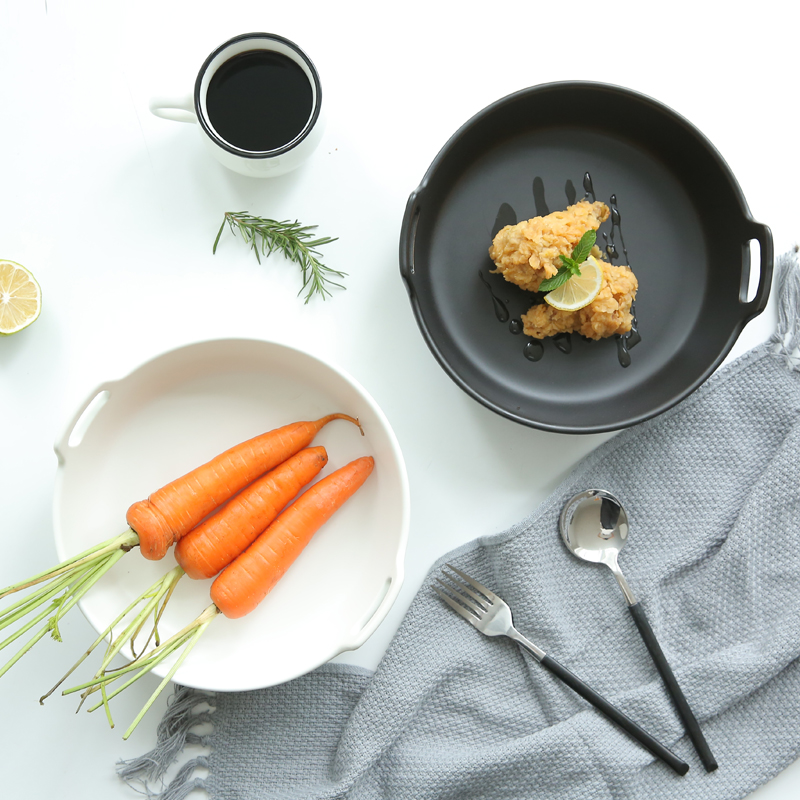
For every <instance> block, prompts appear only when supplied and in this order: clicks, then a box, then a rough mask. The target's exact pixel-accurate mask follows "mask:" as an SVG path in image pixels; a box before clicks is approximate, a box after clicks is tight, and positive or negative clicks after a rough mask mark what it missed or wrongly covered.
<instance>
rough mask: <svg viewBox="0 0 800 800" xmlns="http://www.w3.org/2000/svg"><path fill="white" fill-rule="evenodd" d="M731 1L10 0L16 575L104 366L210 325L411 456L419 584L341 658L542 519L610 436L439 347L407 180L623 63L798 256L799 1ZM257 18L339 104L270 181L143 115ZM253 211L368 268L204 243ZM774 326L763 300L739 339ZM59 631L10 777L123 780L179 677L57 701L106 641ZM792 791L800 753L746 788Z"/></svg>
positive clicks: (6, 388)
mask: <svg viewBox="0 0 800 800" xmlns="http://www.w3.org/2000/svg"><path fill="white" fill-rule="evenodd" d="M718 5H719V4H710V3H703V2H697V0H694V2H683V0H678V1H676V2H672V3H670V4H669V5H665V6H662V7H661V8H662V10H661V11H660V12H656V11H648V10H645V9H646V8H647V7H648V4H641V3H638V2H631V1H630V0H616V2H615V3H612V4H607V5H605V6H602V5H598V4H595V3H586V2H582V0H575V2H572V3H570V4H567V5H566V6H565V7H564V8H562V9H559V8H558V7H557V6H555V5H553V4H535V3H531V2H525V3H523V2H515V1H508V2H506V3H503V4H491V5H489V4H486V5H485V8H484V9H483V10H478V7H473V6H470V5H468V4H460V5H459V6H456V5H455V4H452V5H451V4H444V3H436V2H430V0H427V1H426V2H419V1H418V0H406V2H404V3H402V4H397V8H396V9H394V8H393V9H392V10H388V7H384V6H383V5H382V4H378V3H347V2H344V3H325V2H309V1H307V2H298V3H289V2H285V3H265V2H237V0H228V1H227V2H225V3H215V4H213V5H212V4H198V3H195V2H189V0H181V1H180V2H173V1H172V0H159V2H153V0H140V2H138V3H125V4H123V3H115V2H102V0H37V1H36V2H33V0H0V121H1V122H0V257H2V258H9V259H12V260H15V261H19V262H20V263H22V264H25V265H26V266H28V267H29V268H30V269H31V270H33V272H34V273H35V274H36V276H37V278H38V279H39V281H40V283H41V285H42V288H43V292H44V310H43V312H42V315H41V317H40V319H39V320H38V321H37V322H36V323H35V324H34V325H33V326H31V327H30V328H28V329H27V330H25V331H24V332H22V333H20V334H19V335H16V336H14V337H11V338H8V339H3V340H2V341H0V413H1V414H2V417H1V418H0V456H1V457H0V542H2V547H3V550H2V556H0V585H6V584H8V583H11V582H13V581H15V580H18V579H20V578H21V577H23V576H25V575H27V574H29V573H33V572H36V571H38V570H40V569H43V568H45V567H47V566H49V565H50V564H51V563H53V562H54V560H55V549H54V545H53V538H52V505H53V499H52V498H53V485H54V477H55V472H56V459H55V456H54V454H53V448H52V445H53V441H54V440H55V438H56V437H57V436H58V435H59V434H60V432H61V431H62V429H63V427H64V425H65V424H66V421H67V419H68V417H69V416H70V415H71V414H72V412H73V410H74V409H75V407H76V406H77V404H78V403H79V402H80V401H81V400H82V399H83V398H84V396H85V395H86V394H87V393H88V392H89V391H90V390H91V389H93V388H94V386H96V385H97V384H99V383H100V382H101V381H103V380H106V379H110V378H115V377H120V376H122V375H124V374H126V373H127V372H128V371H130V370H131V369H133V368H135V367H136V366H137V365H138V364H140V363H141V362H142V361H144V360H146V359H148V358H150V357H151V356H153V355H156V354H158V353H161V352H163V351H166V350H168V349H171V348H173V347H175V346H179V345H182V344H185V343H189V342H192V341H196V340H200V339H206V338H209V337H217V336H219V337H239V336H242V337H257V338H264V339H274V340H277V341H285V342H290V343H292V344H295V345H297V346H299V347H301V348H304V349H307V350H309V351H310V352H312V353H314V354H316V355H318V356H320V357H322V358H325V359H329V360H332V361H334V362H335V363H337V364H339V365H340V366H341V367H343V368H344V369H345V370H347V371H348V372H350V373H351V374H352V375H354V376H355V377H356V378H357V379H358V380H359V381H360V382H361V383H362V384H363V385H364V386H365V387H366V388H367V390H368V391H369V392H370V393H371V394H372V395H373V396H374V398H375V399H376V400H377V402H378V403H379V404H380V405H381V407H382V408H383V410H384V412H385V413H386V415H387V417H388V418H389V421H390V422H391V424H392V426H393V428H394V430H395V433H396V434H397V436H398V438H399V441H400V444H401V446H402V448H403V452H404V455H405V458H406V463H407V467H408V473H409V479H410V486H411V496H412V519H411V535H410V540H409V545H408V554H407V565H406V566H407V576H406V581H405V584H404V587H403V590H402V592H401V595H400V598H399V600H398V601H397V603H396V605H395V606H394V608H393V609H392V611H391V612H390V614H389V616H388V617H387V619H386V620H385V622H384V623H383V625H382V626H381V627H380V628H379V629H378V631H377V633H376V634H375V635H374V636H373V638H372V639H371V640H370V641H369V642H368V643H367V644H366V645H365V646H364V647H363V648H362V649H361V650H360V651H358V652H355V653H350V654H348V655H347V656H345V657H342V660H347V661H350V662H352V663H358V664H362V665H366V666H374V665H375V663H377V660H378V659H379V658H380V655H381V654H382V652H383V651H384V649H385V647H386V645H387V643H388V641H389V640H390V638H391V636H392V633H393V631H394V630H395V629H396V627H397V625H398V624H399V622H400V620H401V618H402V616H403V614H404V612H405V610H406V608H407V607H408V605H409V603H410V602H411V599H412V597H413V596H414V593H415V592H416V590H417V588H418V586H419V584H420V582H421V581H422V579H423V576H424V575H425V573H426V571H427V570H428V568H429V566H430V565H431V563H432V562H433V561H434V560H435V559H436V558H437V557H438V556H440V555H441V554H443V553H445V552H446V551H448V550H450V549H451V548H453V547H454V546H456V545H458V544H460V543H462V542H466V541H468V540H471V539H474V538H475V537H477V536H479V535H482V534H487V533H492V532H495V531H499V530H502V529H504V528H506V527H508V526H509V525H511V524H512V523H514V522H516V521H518V520H519V519H521V518H522V517H524V516H525V515H526V514H528V513H529V512H530V511H531V510H532V509H534V508H535V507H536V505H537V504H538V503H540V502H541V501H542V500H543V499H544V498H545V497H546V496H547V495H548V493H549V492H550V491H551V490H552V489H553V488H554V487H555V486H556V485H557V484H558V482H559V481H560V480H561V479H562V478H563V477H564V476H565V474H566V473H567V472H568V471H569V469H570V468H571V467H572V466H573V465H574V464H575V463H576V462H577V461H578V460H579V459H580V458H581V457H582V456H583V455H585V454H586V453H588V452H589V451H590V450H592V449H593V448H595V447H596V446H597V445H598V444H600V443H601V442H602V441H604V440H605V439H607V438H608V436H609V435H608V434H607V435H592V436H563V435H556V434H551V433H545V432H541V431H537V430H534V429H531V428H526V427H522V426H519V425H516V424H514V423H513V422H510V421H508V420H506V419H503V418H501V417H499V416H496V415H495V414H493V413H492V412H490V411H488V410H486V409H485V408H483V407H482V406H481V405H479V404H478V403H476V402H475V401H473V400H472V399H470V398H469V397H467V396H466V395H465V394H464V393H463V392H461V390H460V389H458V388H457V387H456V386H455V384H454V383H453V382H452V381H451V380H450V379H449V378H448V377H447V376H446V375H445V374H444V372H443V371H442V370H441V369H440V368H439V367H438V365H437V363H436V362H435V360H434V359H433V357H432V355H431V354H430V352H429V351H428V349H427V347H426V345H425V344H424V342H423V340H422V337H421V336H420V334H419V332H418V329H417V326H416V323H415V321H414V318H413V315H412V312H411V307H410V304H409V302H408V298H407V294H406V291H405V288H404V286H403V283H402V281H401V278H400V275H399V271H398V262H397V249H398V235H399V230H400V223H401V219H402V215H403V211H404V208H405V203H406V200H407V197H408V195H409V193H410V192H411V191H412V190H413V189H414V188H415V187H416V186H417V184H418V182H419V180H420V179H421V178H422V176H423V174H424V172H425V170H426V169H427V167H428V165H429V163H430V162H431V160H432V159H433V158H434V156H435V155H436V153H437V152H438V150H439V149H440V147H441V146H442V145H443V144H444V142H445V141H446V140H447V138H448V137H449V136H450V135H451V134H452V133H453V132H454V131H455V130H456V129H457V128H458V127H459V126H460V125H461V124H462V123H463V122H465V121H466V120H467V119H468V118H469V117H471V116H472V115H473V114H474V113H476V112H477V111H479V110H480V109H482V108H483V107H484V106H486V105H488V104H489V103H491V102H493V101H494V100H496V99H498V98H500V97H502V96H504V95H506V94H508V93H510V92H513V91H516V90H518V89H521V88H524V87H526V86H530V85H533V84H537V83H544V82H549V81H554V80H565V79H589V80H597V81H604V82H608V83H614V84H618V85H622V86H627V87H629V88H632V89H635V90H638V91H641V92H643V93H645V94H648V95H650V96H652V97H655V98H657V99H659V100H661V101H662V102H664V103H666V104H667V105H668V106H670V107H672V108H674V109H675V110H676V111H678V112H679V113H681V114H683V115H684V116H686V117H687V118H688V119H690V120H691V121H692V122H693V123H694V124H695V125H696V126H697V127H698V128H699V129H700V130H701V131H703V132H704V133H705V134H706V135H707V136H708V137H709V138H710V139H711V141H712V142H713V143H714V144H715V145H716V146H717V148H718V149H719V150H720V152H721V153H722V155H723V157H724V158H725V159H726V160H727V162H728V164H729V165H730V167H731V169H732V170H733V172H734V174H735V175H736V176H737V178H738V180H739V182H740V184H741V186H742V189H743V191H744V194H745V196H746V198H747V200H748V203H749V205H750V208H751V211H752V214H753V216H754V217H755V219H757V220H759V221H761V222H765V223H766V224H768V225H769V226H770V227H771V228H772V231H773V234H774V239H775V247H776V252H782V251H784V250H786V249H788V248H789V247H790V246H792V245H793V244H794V243H795V242H796V241H797V237H798V235H799V232H800V222H798V214H797V208H796V205H797V204H796V202H795V197H796V194H797V189H798V187H800V160H798V158H797V153H796V141H797V131H798V128H797V121H798V114H797V56H796V39H795V37H796V31H797V27H798V22H800V14H798V12H797V11H796V10H789V9H790V6H789V4H787V3H785V2H784V0H778V1H777V2H773V0H762V2H760V3H758V4H753V5H752V6H751V7H749V8H748V9H747V10H745V9H744V7H743V6H740V5H735V4H729V5H728V6H727V7H726V9H725V10H724V11H722V10H720V11H714V10H712V6H714V7H716V6H718ZM467 9H469V10H467ZM560 14H563V16H560ZM252 30H266V31H271V32H276V33H280V34H282V35H284V36H286V37H288V38H289V39H292V40H294V41H296V42H297V43H298V44H300V45H301V46H302V47H303V48H305V49H306V51H307V52H308V53H309V54H310V55H311V57H312V59H313V60H314V61H315V63H316V66H317V67H318V69H319V71H320V74H321V77H322V82H323V90H324V93H325V102H326V104H327V114H328V121H327V128H326V131H325V135H324V138H323V141H322V144H321V146H320V147H319V149H318V151H317V152H316V153H315V154H314V156H313V157H312V159H311V160H310V161H309V162H308V164H306V165H305V166H304V167H302V168H301V169H300V170H298V171H297V172H295V173H292V174H291V175H288V176H286V177H284V178H279V179H274V180H272V181H259V180H252V179H247V178H243V177H241V176H238V175H235V174H233V173H230V172H227V171H225V170H224V169H223V168H222V167H221V166H219V165H218V164H217V163H216V162H214V161H212V160H211V159H210V158H209V157H208V156H207V155H206V153H205V151H204V150H203V149H202V146H201V142H200V138H199V136H198V135H197V133H196V132H195V131H193V130H192V129H191V127H190V126H187V125H180V124H177V123H170V122H165V121H163V120H160V119H157V118H155V117H153V116H152V115H151V114H150V113H149V112H148V101H149V98H150V97H151V96H152V95H154V94H176V93H185V92H187V91H188V90H189V89H190V87H191V86H192V84H193V79H194V75H195V73H196V71H197V69H198V67H199V65H200V63H201V62H202V61H203V59H204V57H205V56H206V55H207V54H208V53H209V52H210V51H211V50H212V49H213V48H214V47H216V46H217V45H218V44H220V43H221V42H222V41H224V40H225V39H227V38H229V37H230V36H233V35H235V34H238V33H242V32H247V31H252ZM576 113H580V110H579V109H577V110H576ZM791 115H793V119H792V118H791ZM242 209H247V210H249V211H252V212H253V213H257V214H261V215H264V216H271V217H275V218H278V219H283V218H293V219H294V218H297V219H299V220H301V221H303V222H305V223H309V224H312V223H316V224H318V225H319V232H320V234H322V235H332V236H338V237H339V241H337V242H336V243H334V244H332V245H330V246H328V247H327V248H326V249H325V256H326V261H327V263H329V264H330V265H331V266H335V267H338V268H340V269H343V270H344V271H346V272H348V273H349V276H348V278H347V290H346V291H345V292H337V293H336V294H335V296H334V297H333V299H332V300H330V301H328V302H325V303H322V302H317V301H315V302H312V303H310V304H309V305H307V306H305V305H303V304H302V302H301V301H300V300H299V299H298V298H297V297H296V292H297V291H298V288H299V282H298V274H297V271H296V268H295V267H294V266H293V265H287V264H283V263H281V262H280V260H279V259H276V258H273V259H271V260H270V261H269V262H268V263H266V264H262V265H261V266H259V264H258V263H257V262H256V260H255V258H254V257H253V255H252V254H251V253H249V252H248V251H247V250H246V248H245V247H244V246H243V245H242V243H241V242H239V241H236V240H233V239H232V238H226V239H225V240H224V244H223V246H222V247H221V250H220V252H218V254H217V255H216V256H212V254H211V244H212V241H213V238H214V236H215V234H216V231H217V228H218V227H219V224H220V221H221V218H222V214H223V212H224V211H228V210H242ZM689 290H691V287H689ZM774 320H775V310H774V303H772V302H771V304H770V306H769V308H768V309H767V312H766V313H765V314H763V315H762V316H761V317H759V318H758V319H757V320H755V321H754V322H753V323H751V324H750V325H749V326H748V327H747V329H746V331H745V333H744V334H743V336H742V337H741V338H740V340H739V342H738V343H737V345H736V347H735V349H734V352H733V354H732V356H731V357H733V356H735V355H737V354H740V353H742V352H744V351H745V350H746V349H749V347H751V346H752V345H754V344H756V343H758V342H760V341H762V340H764V339H765V338H766V337H767V336H768V335H769V334H770V332H771V331H772V328H773V325H774ZM421 411H424V413H420V412H421ZM532 451H533V452H537V453H538V454H539V458H538V459H537V463H538V464H539V466H538V467H535V468H534V469H533V470H532V469H531V468H530V465H529V462H528V460H527V459H528V455H529V453H530V452H532ZM476 464H480V465H481V469H480V470H476V469H474V468H473V467H474V465H476ZM62 630H63V633H64V634H65V642H64V644H62V645H56V644H54V643H51V642H49V641H45V642H43V643H41V644H40V645H39V646H38V648H37V649H36V650H34V651H32V652H31V653H30V654H28V655H27V656H26V657H25V659H24V661H23V662H20V663H19V664H18V665H17V666H15V667H14V668H13V669H12V670H11V671H10V672H9V673H8V674H7V675H6V676H5V677H4V678H3V679H2V681H0V709H1V710H2V719H3V724H2V726H0V754H2V755H0V762H1V763H2V764H3V766H4V769H3V779H2V787H3V788H2V790H0V791H1V793H2V795H3V797H14V798H37V799H38V798H55V797H58V798H61V800H71V798H108V799H110V798H131V797H133V796H135V795H134V794H132V792H131V790H130V789H129V788H127V787H126V786H124V785H123V784H122V783H121V782H120V781H119V780H118V779H117V777H116V775H115V773H114V764H115V762H116V760H117V759H118V758H121V757H122V758H127V757H131V756H133V755H138V754H139V753H141V752H143V751H145V750H147V749H149V748H150V746H151V745H152V744H153V742H154V738H155V727H156V724H157V722H158V720H159V718H160V716H161V713H162V712H163V708H164V704H165V701H166V694H165V695H163V696H162V698H161V699H160V700H159V702H158V703H157V704H156V706H155V707H154V709H153V710H152V711H151V713H150V714H149V715H148V716H147V717H146V718H145V721H144V722H143V723H142V724H141V725H140V727H139V729H138V730H137V731H136V732H135V734H134V735H133V737H132V738H131V739H130V740H129V741H128V742H123V741H122V739H121V731H120V730H119V729H117V730H114V731H110V730H109V729H108V728H107V726H106V722H105V719H104V718H102V717H101V716H100V715H99V714H98V715H95V714H93V715H86V714H81V715H77V716H76V715H75V714H74V713H73V705H72V703H71V702H67V701H66V700H61V701H59V699H58V698H56V699H55V701H51V702H49V703H48V704H46V705H45V706H44V707H40V706H39V705H38V703H37V698H38V697H39V695H40V694H41V692H42V690H43V689H45V688H47V687H49V686H50V685H51V683H52V678H53V676H54V674H55V673H58V674H59V675H60V674H61V673H60V672H59V670H60V669H61V668H62V667H63V666H64V665H68V664H71V663H72V661H73V660H75V658H77V656H78V655H79V654H80V652H81V651H82V649H83V647H84V646H85V644H87V643H88V642H89V641H90V640H91V638H93V636H92V631H91V629H90V628H89V626H88V624H87V623H86V621H85V620H84V619H83V617H82V616H81V615H80V614H79V613H76V612H73V615H72V617H71V618H68V619H67V620H66V621H65V623H64V624H63V628H62ZM155 684H156V681H155V678H153V679H151V680H144V681H142V682H141V683H140V684H137V685H136V686H134V687H132V688H131V690H129V692H128V693H127V695H128V696H127V697H123V698H120V702H119V703H118V706H117V708H118V718H119V719H130V718H132V716H133V715H134V714H135V712H136V711H137V710H138V708H139V707H140V706H141V705H142V703H143V702H144V700H145V699H146V697H147V696H149V693H150V692H151V691H152V689H153V688H154V687H155ZM797 797H800V762H797V763H795V764H794V765H792V766H791V767H789V768H788V769H787V770H786V771H785V772H784V773H782V774H781V775H779V776H778V777H777V778H775V779H774V780H773V781H772V782H770V783H769V784H767V785H765V786H763V787H761V788H760V789H758V790H757V791H756V792H755V793H754V794H753V795H752V798H754V800H789V799H790V798H797Z"/></svg>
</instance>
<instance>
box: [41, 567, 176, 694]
mask: <svg viewBox="0 0 800 800" xmlns="http://www.w3.org/2000/svg"><path fill="white" fill-rule="evenodd" d="M174 571H175V570H173V572H174ZM181 572H182V570H181ZM170 574H171V573H170ZM167 577H168V576H167ZM179 577H180V575H179V576H178V577H177V578H175V579H174V580H173V581H172V582H171V583H170V585H169V589H168V592H167V598H169V597H170V596H171V595H172V591H173V590H174V588H175V585H176V584H177V582H178V578H179ZM164 581H165V578H164V577H162V578H159V579H158V580H157V581H156V582H155V583H154V584H153V585H152V586H150V588H149V589H147V590H146V591H144V592H142V594H140V595H139V597H137V598H136V599H135V600H133V601H132V602H131V603H129V604H128V606H127V608H125V609H123V611H122V612H121V613H120V614H118V615H117V617H116V618H115V619H114V620H113V621H112V622H111V624H110V625H109V626H108V627H107V628H106V629H105V630H104V631H103V632H102V633H101V634H100V635H99V636H98V637H97V638H96V639H95V640H94V642H92V644H91V645H89V647H88V648H87V650H86V651H85V652H84V653H83V655H82V656H81V657H80V658H79V659H78V660H77V661H76V662H75V663H74V664H73V665H72V667H70V669H69V670H68V671H67V672H66V673H65V674H64V676H63V677H62V678H61V679H60V680H59V681H58V683H56V684H55V686H53V687H52V688H51V689H50V691H49V692H47V694H44V695H42V696H41V697H40V698H39V703H44V701H45V700H46V699H47V698H48V697H50V695H51V694H52V693H53V692H54V691H55V690H56V689H57V688H58V687H59V686H61V684H62V683H64V681H65V680H66V679H67V678H68V677H69V676H70V675H72V673H73V672H74V671H75V670H76V669H77V668H78V667H79V666H80V665H81V664H82V663H83V662H84V661H85V660H86V659H87V658H88V657H89V656H90V655H91V654H92V653H93V652H94V650H95V648H96V647H97V646H98V645H99V644H100V642H102V641H103V640H104V639H106V638H108V637H110V636H111V635H112V632H113V630H114V628H116V627H117V626H118V625H119V624H120V622H122V620H123V619H125V618H126V617H127V616H128V615H129V614H130V613H131V612H132V611H133V609H134V608H136V606H137V605H139V604H140V603H141V602H142V601H143V600H146V599H147V598H149V597H152V596H153V595H154V594H156V593H157V592H158V591H159V589H161V588H163V585H164ZM165 603H166V601H165ZM165 603H164V604H165ZM164 604H162V611H163V606H164Z"/></svg>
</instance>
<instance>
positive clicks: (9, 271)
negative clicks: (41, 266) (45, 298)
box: [0, 260, 42, 336]
mask: <svg viewBox="0 0 800 800" xmlns="http://www.w3.org/2000/svg"><path fill="white" fill-rule="evenodd" d="M41 310H42V290H41V289H40V288H39V284H38V283H37V282H36V278H34V277H33V275H31V273H30V271H29V270H27V269H25V267H23V266H22V265H21V264H16V263H14V262H13V261H2V260H0V336H10V335H11V334H12V333H16V332H17V331H21V330H22V329H23V328H27V327H28V325H30V324H31V322H33V321H34V320H35V319H36V318H37V317H38V316H39V312H40V311H41Z"/></svg>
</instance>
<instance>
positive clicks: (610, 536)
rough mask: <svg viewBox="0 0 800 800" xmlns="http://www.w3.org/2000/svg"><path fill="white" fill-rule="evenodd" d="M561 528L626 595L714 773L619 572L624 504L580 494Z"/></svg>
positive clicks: (574, 549)
mask: <svg viewBox="0 0 800 800" xmlns="http://www.w3.org/2000/svg"><path fill="white" fill-rule="evenodd" d="M560 527H561V538H562V539H563V540H564V544H566V546H567V549H568V550H569V551H570V552H571V553H572V554H573V555H575V556H577V557H578V558H580V559H583V560H584V561H591V562H593V563H595V564H605V565H606V566H607V567H608V568H609V569H610V570H611V572H612V573H613V574H614V577H615V578H616V579H617V583H619V585H620V588H621V589H622V593H623V594H624V595H625V600H626V602H627V603H628V609H629V610H630V612H631V614H632V616H633V619H634V621H635V622H636V627H637V628H638V629H639V633H640V634H641V635H642V639H644V643H645V645H647V649H648V651H649V652H650V655H651V656H652V658H653V661H654V662H655V665H656V667H657V668H658V671H659V673H660V674H661V677H662V678H663V680H664V683H665V684H666V687H667V689H668V691H669V693H670V696H671V697H672V700H673V702H674V703H675V707H676V709H677V711H678V714H679V716H680V718H681V720H682V721H683V724H684V726H685V728H686V732H687V733H688V734H689V738H690V739H691V740H692V743H693V744H694V746H695V749H696V750H697V753H698V755H699V756H700V760H701V761H702V762H703V766H704V767H705V768H706V770H707V771H708V772H711V771H713V770H715V769H716V768H717V760H716V759H715V758H714V756H713V754H712V753H711V748H709V746H708V742H706V740H705V737H704V736H703V732H702V731H701V730H700V725H699V724H698V722H697V719H696V718H695V716H694V714H693V713H692V709H691V708H690V707H689V703H688V702H687V700H686V698H685V697H684V695H683V692H682V691H681V687H680V686H679V685H678V681H677V680H676V678H675V675H674V674H673V672H672V669H671V667H670V665H669V663H668V662H667V659H666V656H665V655H664V651H663V650H662V649H661V646H660V645H659V643H658V640H657V639H656V636H655V633H653V629H652V628H651V627H650V623H649V622H648V620H647V617H646V615H645V613H644V609H643V608H642V606H641V603H639V601H638V600H637V599H636V597H635V595H634V594H633V592H632V591H631V587H630V586H629V585H628V582H627V581H626V580H625V576H624V575H623V574H622V570H621V569H620V568H619V562H618V559H619V553H620V550H622V548H623V547H624V545H625V542H626V541H627V539H628V516H627V514H626V513H625V509H624V508H623V507H622V503H620V501H619V500H617V498H616V497H614V495H613V494H611V493H610V492H606V491H603V490H602V489H589V490H588V491H586V492H580V493H579V494H576V495H575V496H574V497H572V498H571V499H570V500H568V501H567V503H566V504H565V505H564V508H563V509H562V511H561V520H560Z"/></svg>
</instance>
